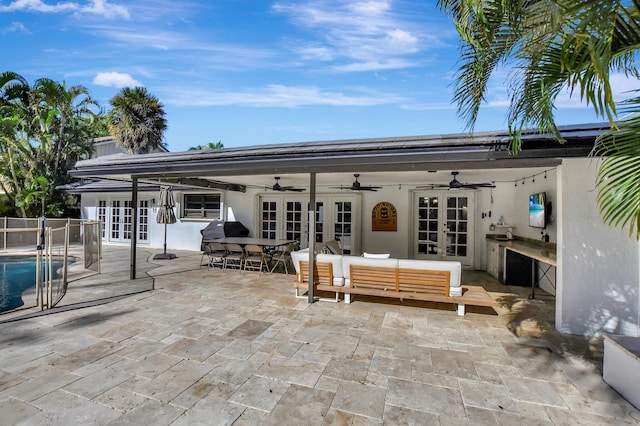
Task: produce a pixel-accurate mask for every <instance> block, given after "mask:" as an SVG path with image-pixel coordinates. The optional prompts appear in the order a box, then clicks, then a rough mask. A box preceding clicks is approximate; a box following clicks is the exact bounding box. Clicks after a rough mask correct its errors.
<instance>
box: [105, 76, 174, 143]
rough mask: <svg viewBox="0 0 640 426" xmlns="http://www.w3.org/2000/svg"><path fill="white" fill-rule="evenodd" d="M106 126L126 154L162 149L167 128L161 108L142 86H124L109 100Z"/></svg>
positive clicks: (157, 101)
mask: <svg viewBox="0 0 640 426" xmlns="http://www.w3.org/2000/svg"><path fill="white" fill-rule="evenodd" d="M109 103H110V104H111V106H112V107H113V108H112V109H111V111H109V113H108V122H107V127H108V128H109V132H110V133H111V136H113V137H114V138H115V139H116V141H117V142H118V144H120V146H121V147H122V148H123V149H124V150H125V151H127V152H128V153H129V154H142V153H147V152H149V151H151V150H153V149H157V148H159V147H162V148H164V147H165V144H164V141H163V134H164V131H165V130H166V129H167V120H166V119H165V117H164V116H165V112H164V107H163V105H162V104H161V103H160V101H159V100H158V98H156V97H155V96H153V95H151V94H150V93H149V92H147V89H145V88H144V87H134V88H133V89H132V88H129V87H126V88H124V89H122V90H121V91H120V93H118V94H117V95H115V96H114V97H113V98H111V100H110V101H109Z"/></svg>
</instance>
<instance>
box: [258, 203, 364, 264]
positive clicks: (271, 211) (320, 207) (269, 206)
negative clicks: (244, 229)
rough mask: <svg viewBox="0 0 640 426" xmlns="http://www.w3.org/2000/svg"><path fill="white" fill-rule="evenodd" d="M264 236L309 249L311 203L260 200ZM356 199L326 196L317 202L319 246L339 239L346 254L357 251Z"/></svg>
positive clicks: (261, 231) (262, 233)
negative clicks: (284, 240)
mask: <svg viewBox="0 0 640 426" xmlns="http://www.w3.org/2000/svg"><path fill="white" fill-rule="evenodd" d="M260 209H261V211H260V218H261V219H260V236H261V237H262V238H270V239H278V238H284V239H287V240H296V241H300V246H301V247H302V248H306V247H307V246H308V245H309V215H308V212H309V202H308V198H307V197H304V196H295V195H292V196H287V195H283V196H263V197H261V199H260ZM356 209H357V198H356V197H355V196H341V195H333V196H331V195H330V196H323V197H318V199H317V200H316V212H315V222H316V229H315V231H316V238H315V241H316V243H322V242H325V241H328V240H332V239H336V240H338V241H339V242H340V244H341V246H342V248H343V250H344V251H345V253H352V252H353V250H354V249H355V247H354V242H355V241H357V240H356V239H355V238H354V235H355V234H354V233H355V232H356V231H355V230H356V228H357V227H358V224H355V223H354V220H355V218H356V215H355V213H354V212H355V211H356Z"/></svg>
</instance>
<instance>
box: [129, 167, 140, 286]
mask: <svg viewBox="0 0 640 426" xmlns="http://www.w3.org/2000/svg"><path fill="white" fill-rule="evenodd" d="M131 227H132V228H133V229H131V255H130V256H129V258H130V262H131V263H130V268H129V278H130V279H132V280H135V279H136V251H137V242H138V178H137V177H133V176H132V177H131Z"/></svg>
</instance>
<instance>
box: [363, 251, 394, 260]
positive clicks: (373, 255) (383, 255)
mask: <svg viewBox="0 0 640 426" xmlns="http://www.w3.org/2000/svg"><path fill="white" fill-rule="evenodd" d="M362 257H368V258H370V259H388V258H390V257H391V255H390V254H389V253H367V252H366V251H365V252H364V253H362Z"/></svg>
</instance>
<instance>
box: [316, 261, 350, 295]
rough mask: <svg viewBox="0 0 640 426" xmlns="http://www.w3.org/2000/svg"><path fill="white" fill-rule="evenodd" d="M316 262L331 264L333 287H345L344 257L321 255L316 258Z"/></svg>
mask: <svg viewBox="0 0 640 426" xmlns="http://www.w3.org/2000/svg"><path fill="white" fill-rule="evenodd" d="M316 262H326V263H331V265H332V266H331V268H332V270H333V285H335V286H339V287H342V286H343V285H344V275H343V273H342V255H340V254H324V253H320V254H318V255H317V256H316Z"/></svg>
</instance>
